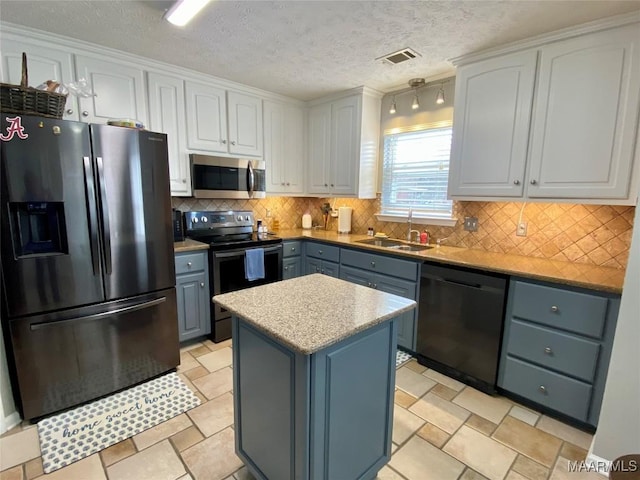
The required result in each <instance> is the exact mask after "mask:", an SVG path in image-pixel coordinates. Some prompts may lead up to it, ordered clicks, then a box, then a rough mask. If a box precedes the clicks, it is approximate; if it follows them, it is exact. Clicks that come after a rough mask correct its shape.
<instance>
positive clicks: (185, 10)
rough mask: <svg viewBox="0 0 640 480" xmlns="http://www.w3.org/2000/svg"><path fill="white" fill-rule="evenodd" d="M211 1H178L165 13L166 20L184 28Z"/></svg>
mask: <svg viewBox="0 0 640 480" xmlns="http://www.w3.org/2000/svg"><path fill="white" fill-rule="evenodd" d="M210 1H211V0H178V1H177V2H176V3H174V4H173V6H172V7H171V8H170V9H169V10H168V11H167V13H165V15H164V18H165V19H166V20H167V21H168V22H169V23H173V24H174V25H177V26H178V27H184V26H185V25H186V24H187V23H189V21H190V20H191V19H192V18H193V17H195V16H196V14H197V13H198V12H199V11H200V10H202V9H203V8H204V7H205V6H206V5H207V3H209V2H210Z"/></svg>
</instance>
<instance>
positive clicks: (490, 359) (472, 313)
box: [416, 263, 508, 393]
mask: <svg viewBox="0 0 640 480" xmlns="http://www.w3.org/2000/svg"><path fill="white" fill-rule="evenodd" d="M507 280H508V277H507V276H505V275H500V274H494V273H487V272H480V271H478V270H468V269H463V268H457V267H442V266H436V265H433V264H429V263H425V264H423V265H422V274H421V281H420V299H419V305H418V339H417V343H416V350H417V358H418V362H419V363H420V364H422V365H424V366H427V367H430V368H433V369H434V370H436V371H439V372H441V373H443V374H445V375H447V376H449V377H452V378H455V379H458V380H460V381H462V382H464V383H466V384H468V385H471V386H473V387H475V388H477V389H479V390H482V391H484V392H487V393H493V392H495V386H496V377H497V373H498V358H499V357H500V342H501V338H502V325H503V319H504V309H505V298H506V290H507V284H508V282H507Z"/></svg>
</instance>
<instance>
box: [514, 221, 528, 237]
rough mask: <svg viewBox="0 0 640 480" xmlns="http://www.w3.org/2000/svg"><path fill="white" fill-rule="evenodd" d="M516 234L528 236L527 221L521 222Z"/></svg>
mask: <svg viewBox="0 0 640 480" xmlns="http://www.w3.org/2000/svg"><path fill="white" fill-rule="evenodd" d="M516 235H517V236H518V237H526V236H527V222H520V223H519V224H518V227H517V228H516Z"/></svg>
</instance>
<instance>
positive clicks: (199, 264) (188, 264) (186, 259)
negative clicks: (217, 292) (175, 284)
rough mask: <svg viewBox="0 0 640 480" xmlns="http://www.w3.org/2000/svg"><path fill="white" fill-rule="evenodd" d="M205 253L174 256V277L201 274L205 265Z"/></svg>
mask: <svg viewBox="0 0 640 480" xmlns="http://www.w3.org/2000/svg"><path fill="white" fill-rule="evenodd" d="M206 259H207V255H206V254H205V253H187V254H182V255H176V275H180V274H181V273H193V272H201V271H203V270H204V269H205V266H206V264H207V260H206Z"/></svg>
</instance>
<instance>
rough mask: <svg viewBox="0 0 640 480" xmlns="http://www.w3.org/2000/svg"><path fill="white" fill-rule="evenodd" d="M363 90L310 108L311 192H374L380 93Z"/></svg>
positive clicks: (352, 194)
mask: <svg viewBox="0 0 640 480" xmlns="http://www.w3.org/2000/svg"><path fill="white" fill-rule="evenodd" d="M360 90H361V91H360V93H357V94H352V95H349V96H346V97H342V98H339V99H336V100H333V101H329V102H326V103H320V104H316V105H313V106H312V107H311V108H310V109H309V118H308V129H307V142H308V144H307V147H308V153H307V193H309V194H312V195H322V196H339V197H358V198H375V195H376V181H377V162H378V149H379V144H378V142H379V138H380V98H381V95H378V94H372V93H369V92H365V91H364V89H360Z"/></svg>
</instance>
